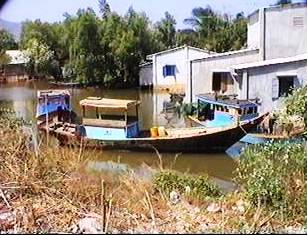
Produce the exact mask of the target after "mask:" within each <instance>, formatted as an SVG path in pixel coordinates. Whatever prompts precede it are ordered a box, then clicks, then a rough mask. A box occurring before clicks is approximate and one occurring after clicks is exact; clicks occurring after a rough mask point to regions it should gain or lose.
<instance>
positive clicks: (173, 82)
mask: <svg viewBox="0 0 307 235" xmlns="http://www.w3.org/2000/svg"><path fill="white" fill-rule="evenodd" d="M208 54H209V52H208V51H207V50H203V49H199V48H195V47H190V46H181V47H177V48H173V49H169V50H165V51H161V52H158V53H155V54H152V55H149V56H147V60H150V61H152V62H151V63H147V64H143V65H141V70H140V86H150V85H152V86H153V87H154V89H164V88H165V89H166V88H167V89H170V90H172V89H174V90H177V91H181V92H186V91H187V89H188V87H187V86H188V85H189V82H188V79H189V78H190V61H191V60H195V59H199V58H203V57H205V56H207V55H208Z"/></svg>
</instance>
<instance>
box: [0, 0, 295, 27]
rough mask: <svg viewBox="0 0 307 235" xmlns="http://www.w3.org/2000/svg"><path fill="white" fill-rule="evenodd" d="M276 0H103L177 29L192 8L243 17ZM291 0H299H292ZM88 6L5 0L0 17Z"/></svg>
mask: <svg viewBox="0 0 307 235" xmlns="http://www.w3.org/2000/svg"><path fill="white" fill-rule="evenodd" d="M276 1H277V0H107V2H108V3H109V4H110V6H111V10H112V11H116V12H117V13H119V14H120V15H124V14H125V13H126V12H127V10H128V8H129V7H130V6H132V7H133V8H134V9H135V10H136V11H138V12H141V11H143V12H145V13H146V15H147V16H148V17H149V18H150V20H151V21H152V22H157V21H159V20H161V18H163V17H164V12H166V11H168V12H169V13H170V14H171V15H173V16H174V17H175V19H176V21H177V28H178V29H182V28H185V27H187V25H185V24H184V23H183V20H184V19H185V18H188V17H190V16H191V11H192V9H193V8H194V7H206V6H207V5H210V6H211V7H212V8H213V9H214V10H215V11H218V12H220V13H228V14H231V15H233V16H235V15H236V13H238V12H242V11H243V12H244V14H245V15H246V16H247V15H249V14H250V13H252V12H253V11H255V10H257V9H258V8H261V7H266V6H269V5H272V4H274V3H275V2H276ZM293 2H300V0H294V1H293ZM87 7H91V8H92V9H93V10H94V11H95V12H96V14H99V11H98V0H8V2H7V3H6V4H5V5H4V7H3V8H2V9H1V10H0V19H3V20H7V21H12V22H22V21H25V20H26V19H29V20H35V19H40V20H41V21H43V22H45V21H47V22H50V23H52V22H58V21H63V20H64V17H63V13H65V12H67V13H69V14H71V15H74V14H76V12H77V10H78V9H79V8H87Z"/></svg>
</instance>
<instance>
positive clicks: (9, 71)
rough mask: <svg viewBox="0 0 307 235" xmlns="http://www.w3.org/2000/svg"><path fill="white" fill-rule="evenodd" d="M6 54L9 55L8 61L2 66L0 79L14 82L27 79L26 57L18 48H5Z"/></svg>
mask: <svg viewBox="0 0 307 235" xmlns="http://www.w3.org/2000/svg"><path fill="white" fill-rule="evenodd" d="M6 54H7V55H8V56H9V57H10V62H9V63H8V64H6V65H4V66H3V69H2V71H1V73H0V81H2V82H15V81H20V80H27V79H29V75H28V73H27V70H26V66H25V65H26V63H27V62H28V57H27V56H26V55H25V53H24V52H23V51H20V50H7V51H6Z"/></svg>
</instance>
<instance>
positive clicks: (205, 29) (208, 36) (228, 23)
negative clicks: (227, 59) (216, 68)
mask: <svg viewBox="0 0 307 235" xmlns="http://www.w3.org/2000/svg"><path fill="white" fill-rule="evenodd" d="M184 22H185V23H186V24H189V25H191V26H192V30H194V32H195V35H197V44H198V46H199V47H204V48H207V49H208V50H211V51H215V52H225V51H229V50H237V49H241V48H242V47H243V46H244V45H245V44H246V39H247V20H246V19H245V17H244V14H243V13H238V14H237V17H236V18H235V19H234V20H232V19H231V16H229V15H227V14H224V15H219V14H217V13H215V12H214V11H213V10H212V8H211V7H210V6H207V7H206V8H202V7H197V8H194V9H193V10H192V17H190V18H187V19H185V20H184Z"/></svg>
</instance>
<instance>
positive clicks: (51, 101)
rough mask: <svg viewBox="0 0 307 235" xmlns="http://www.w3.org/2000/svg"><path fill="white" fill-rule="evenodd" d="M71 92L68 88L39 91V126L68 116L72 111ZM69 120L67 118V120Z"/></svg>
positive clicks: (37, 110) (37, 113)
mask: <svg viewBox="0 0 307 235" xmlns="http://www.w3.org/2000/svg"><path fill="white" fill-rule="evenodd" d="M70 103H71V101H70V93H69V91H67V90H39V91H37V108H36V119H37V124H38V127H39V128H40V127H41V126H44V128H46V125H47V126H48V125H49V124H52V123H54V122H57V121H63V120H62V119H63V118H64V117H65V116H67V113H68V112H70V111H71V106H70ZM65 121H67V120H65Z"/></svg>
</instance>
